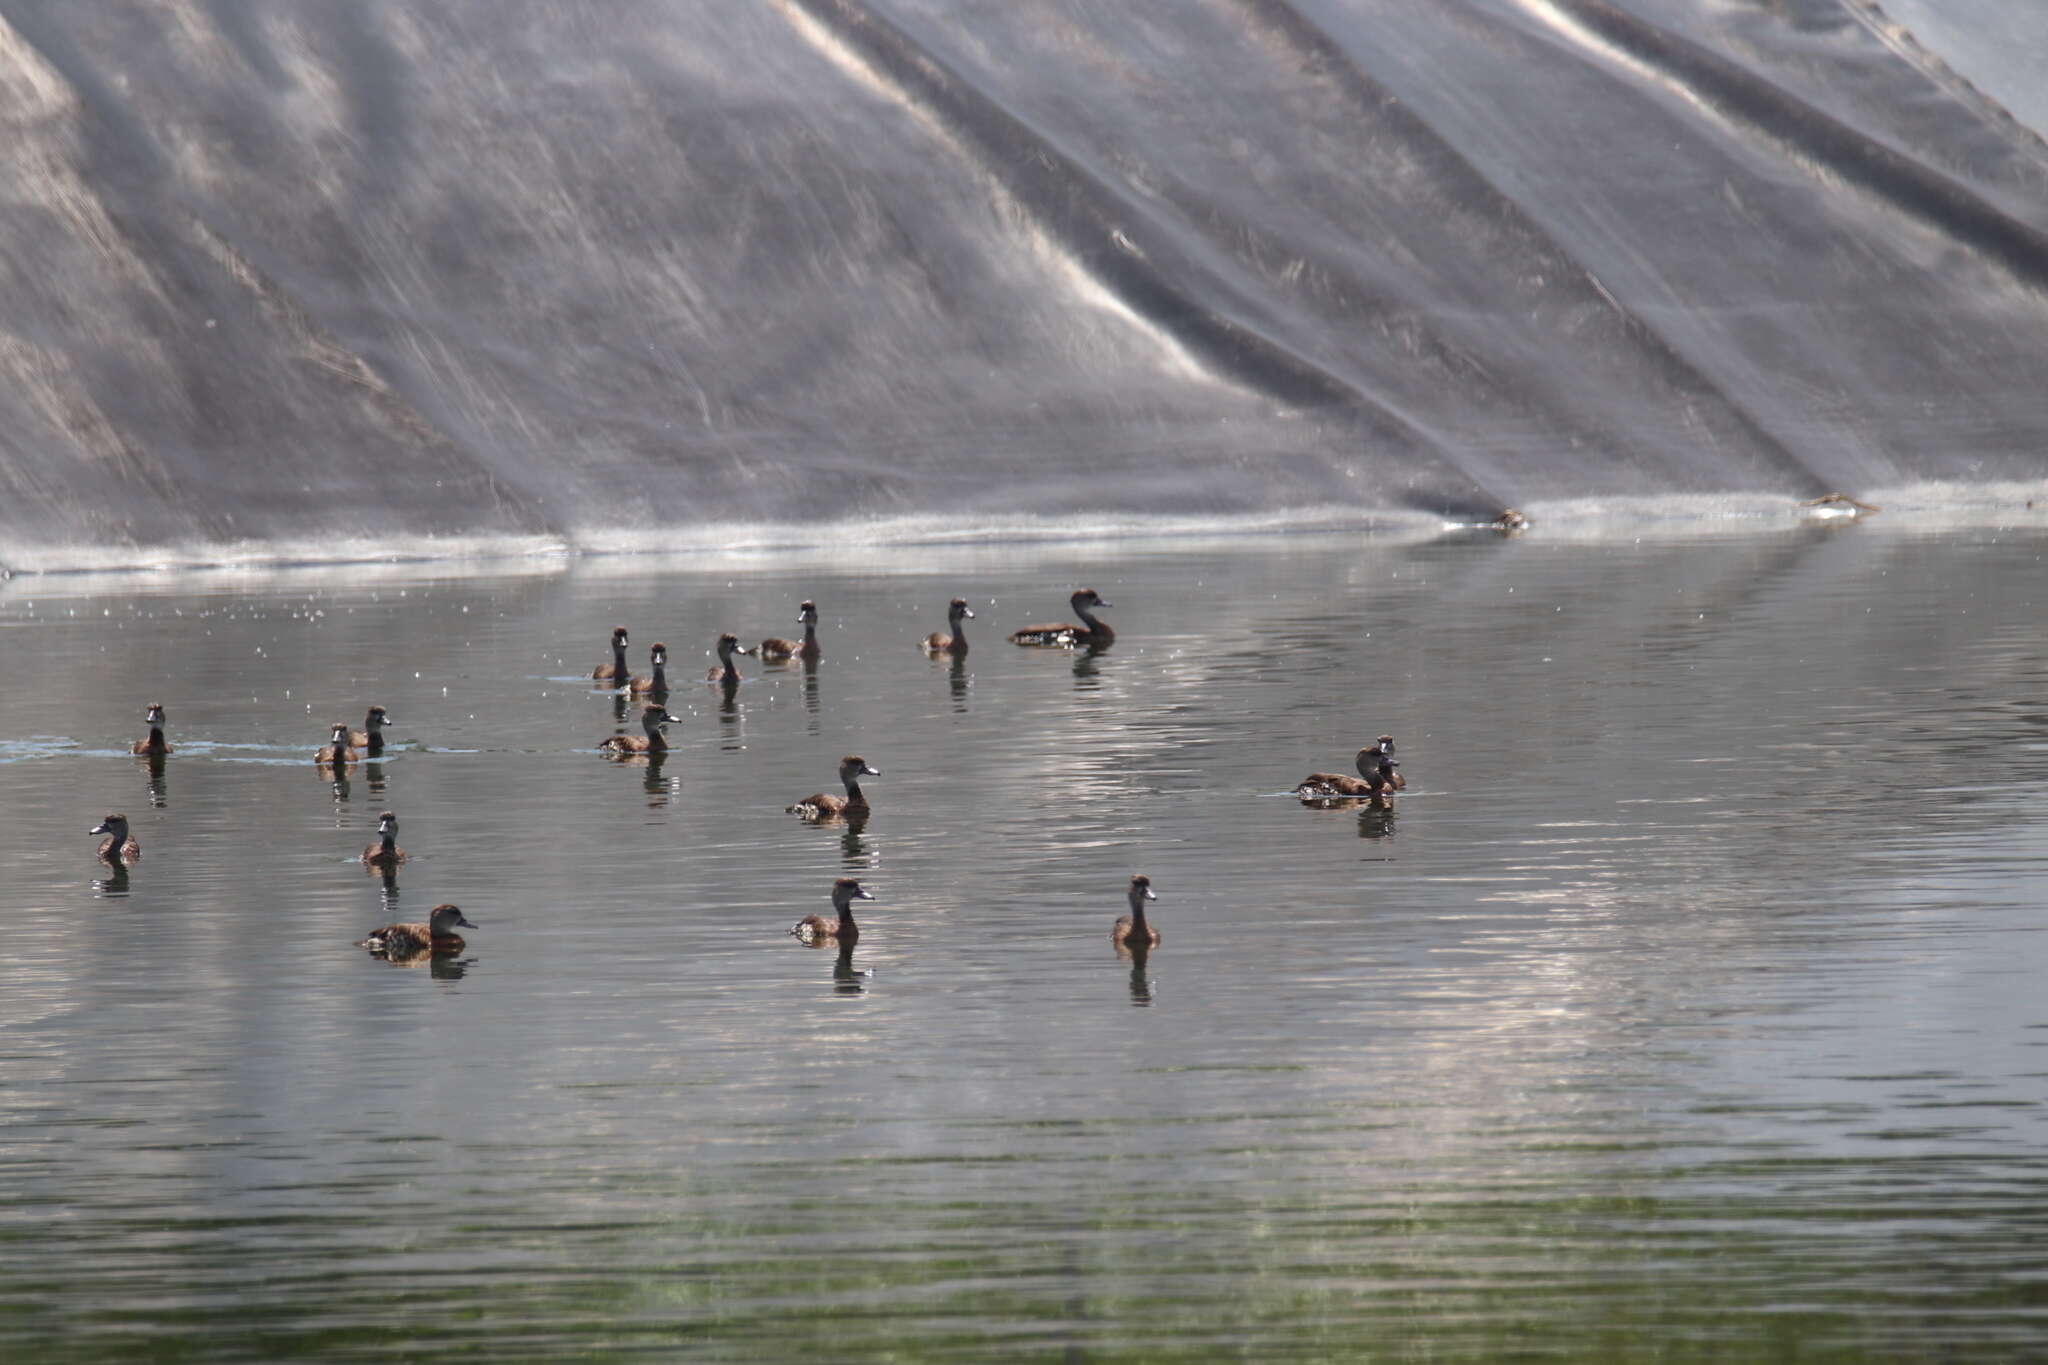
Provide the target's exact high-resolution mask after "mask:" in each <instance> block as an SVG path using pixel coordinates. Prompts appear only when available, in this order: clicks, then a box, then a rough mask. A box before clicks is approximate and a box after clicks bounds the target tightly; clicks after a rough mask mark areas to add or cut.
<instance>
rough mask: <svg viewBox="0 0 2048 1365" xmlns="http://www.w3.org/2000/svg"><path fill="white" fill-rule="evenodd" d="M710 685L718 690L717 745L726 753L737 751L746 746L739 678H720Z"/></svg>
mask: <svg viewBox="0 0 2048 1365" xmlns="http://www.w3.org/2000/svg"><path fill="white" fill-rule="evenodd" d="M711 685H712V687H714V688H716V689H717V690H718V722H719V732H720V739H719V742H718V747H719V748H721V749H723V750H725V751H726V752H727V753H737V752H739V751H740V750H742V749H744V748H746V747H747V746H746V737H745V734H744V732H743V730H742V727H741V719H742V717H741V714H740V680H739V679H738V678H721V679H719V680H717V681H715V682H713V683H712V684H711Z"/></svg>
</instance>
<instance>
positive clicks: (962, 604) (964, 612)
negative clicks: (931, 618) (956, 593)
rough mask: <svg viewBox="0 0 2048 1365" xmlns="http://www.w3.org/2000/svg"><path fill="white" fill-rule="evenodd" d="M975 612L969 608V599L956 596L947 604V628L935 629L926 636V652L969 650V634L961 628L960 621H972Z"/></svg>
mask: <svg viewBox="0 0 2048 1365" xmlns="http://www.w3.org/2000/svg"><path fill="white" fill-rule="evenodd" d="M973 619H974V613H973V612H972V611H970V610H968V607H967V599H966V598H964V597H956V598H954V599H953V600H952V601H951V602H950V603H948V604H947V606H946V629H945V630H935V631H933V632H932V633H931V634H929V635H927V636H925V637H924V652H925V653H927V654H952V655H955V656H958V655H961V654H965V653H966V652H967V636H966V635H965V634H963V633H962V632H961V630H960V623H961V622H962V621H963V620H964V621H972V620H973Z"/></svg>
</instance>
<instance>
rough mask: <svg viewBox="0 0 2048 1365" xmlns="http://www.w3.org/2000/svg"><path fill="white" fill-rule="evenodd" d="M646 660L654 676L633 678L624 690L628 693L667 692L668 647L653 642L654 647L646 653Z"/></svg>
mask: <svg viewBox="0 0 2048 1365" xmlns="http://www.w3.org/2000/svg"><path fill="white" fill-rule="evenodd" d="M647 660H648V663H649V664H650V665H651V666H652V667H653V669H654V676H653V677H651V678H635V679H633V681H632V682H630V683H628V684H627V685H626V690H627V691H629V692H654V693H664V692H667V691H668V646H667V645H665V644H662V643H661V642H660V641H659V640H657V641H655V643H654V647H653V648H652V649H649V650H648V651H647Z"/></svg>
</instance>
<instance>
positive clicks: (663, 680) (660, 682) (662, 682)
mask: <svg viewBox="0 0 2048 1365" xmlns="http://www.w3.org/2000/svg"><path fill="white" fill-rule="evenodd" d="M654 690H655V691H657V692H666V691H668V663H667V662H666V661H665V660H661V659H656V660H655V661H654Z"/></svg>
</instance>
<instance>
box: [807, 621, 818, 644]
mask: <svg viewBox="0 0 2048 1365" xmlns="http://www.w3.org/2000/svg"><path fill="white" fill-rule="evenodd" d="M817 647H818V623H817V622H815V621H806V622H804V648H805V649H816V648H817Z"/></svg>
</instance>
